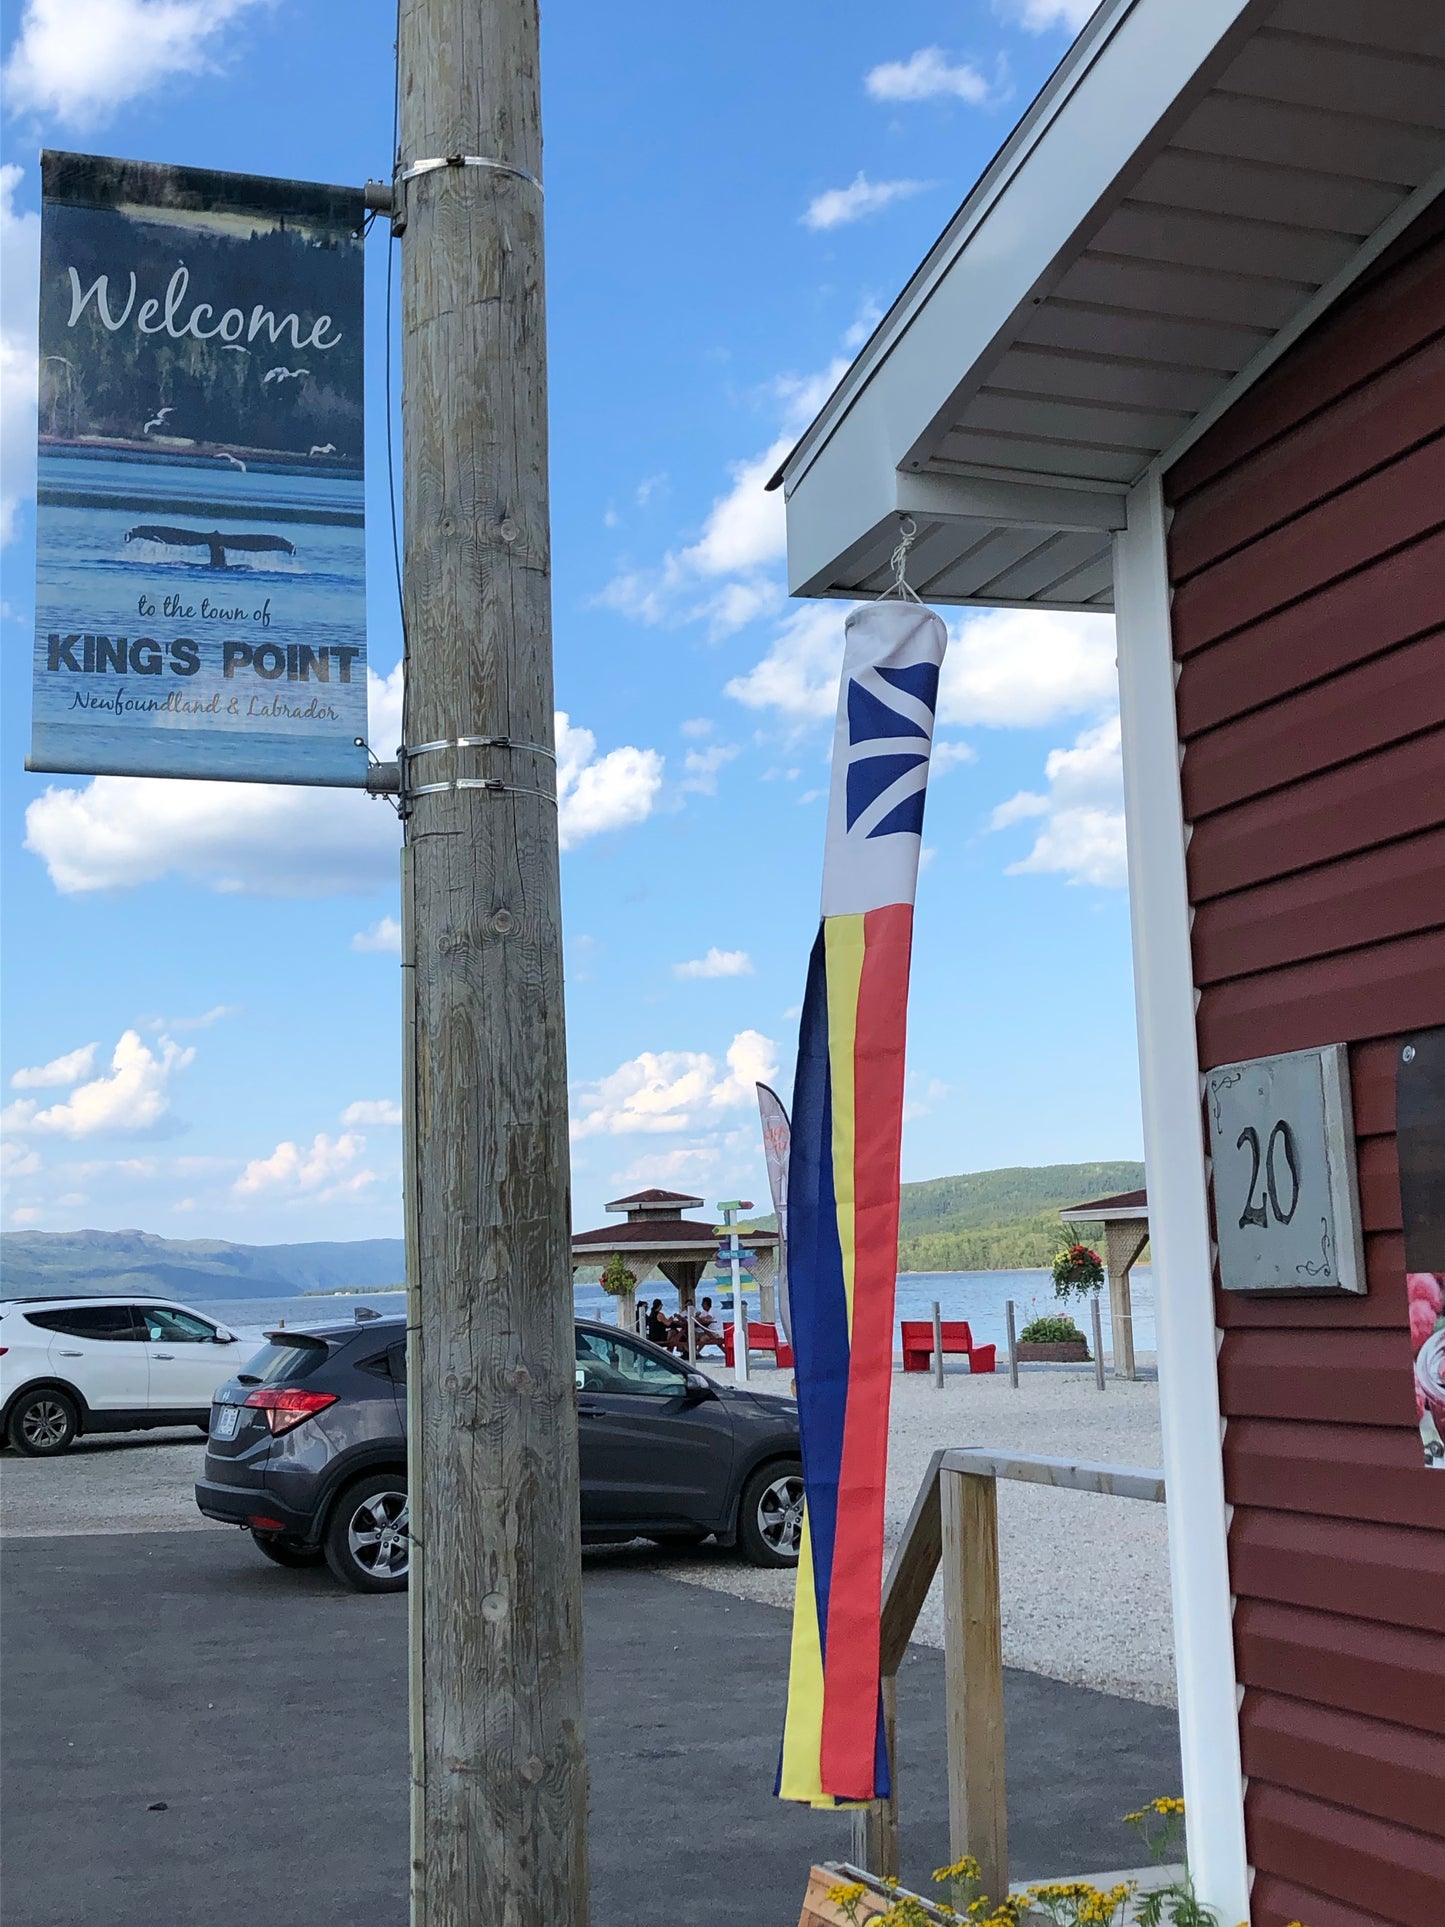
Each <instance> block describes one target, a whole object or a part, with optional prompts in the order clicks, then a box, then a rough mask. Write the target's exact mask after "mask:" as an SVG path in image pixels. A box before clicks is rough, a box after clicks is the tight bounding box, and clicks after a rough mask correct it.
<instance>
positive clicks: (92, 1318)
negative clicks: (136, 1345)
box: [25, 1305, 141, 1341]
mask: <svg viewBox="0 0 1445 1927" xmlns="http://www.w3.org/2000/svg"><path fill="white" fill-rule="evenodd" d="M25 1319H26V1323H27V1324H31V1325H39V1327H40V1329H41V1330H42V1331H48V1332H64V1333H65V1334H66V1336H67V1337H69V1338H108V1339H120V1340H122V1341H124V1340H126V1339H135V1338H139V1337H140V1335H141V1333H140V1330H139V1327H138V1326H137V1324H136V1321H135V1318H134V1317H133V1316H132V1313H131V1308H130V1306H129V1305H67V1306H66V1307H65V1309H64V1310H63V1311H28V1312H26V1314H25Z"/></svg>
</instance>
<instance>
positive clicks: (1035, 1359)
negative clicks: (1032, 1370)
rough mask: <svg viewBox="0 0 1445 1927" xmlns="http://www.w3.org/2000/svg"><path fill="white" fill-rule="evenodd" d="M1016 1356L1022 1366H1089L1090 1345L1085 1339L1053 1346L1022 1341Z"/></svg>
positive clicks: (1055, 1343)
mask: <svg viewBox="0 0 1445 1927" xmlns="http://www.w3.org/2000/svg"><path fill="white" fill-rule="evenodd" d="M1015 1355H1016V1357H1017V1358H1018V1362H1019V1363H1020V1365H1087V1364H1088V1363H1089V1344H1088V1340H1087V1339H1084V1338H1079V1339H1070V1340H1068V1341H1062V1340H1055V1341H1054V1342H1053V1343H1051V1344H1046V1345H1038V1344H1025V1343H1024V1341H1023V1340H1022V1339H1020V1341H1019V1343H1018V1346H1017V1347H1016V1351H1015Z"/></svg>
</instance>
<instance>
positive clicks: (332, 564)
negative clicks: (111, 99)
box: [29, 153, 367, 786]
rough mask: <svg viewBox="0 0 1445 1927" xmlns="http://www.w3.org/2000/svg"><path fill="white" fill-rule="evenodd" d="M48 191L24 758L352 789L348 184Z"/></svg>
mask: <svg viewBox="0 0 1445 1927" xmlns="http://www.w3.org/2000/svg"><path fill="white" fill-rule="evenodd" d="M42 177H43V183H44V214H43V221H42V237H41V284H40V423H39V473H38V490H37V502H38V508H37V527H36V591H35V658H34V724H33V732H32V742H31V756H30V764H29V766H30V767H31V768H32V769H38V770H55V771H63V772H74V773H78V774H83V775H101V774H109V775H128V776H191V777H212V778H229V779H232V780H236V781H249V782H273V783H323V784H336V785H356V786H360V785H362V784H364V783H365V780H366V762H367V758H366V751H365V749H364V748H361V747H358V745H357V739H358V738H362V739H364V738H365V736H366V590H365V518H364V509H363V459H362V458H363V441H362V419H363V418H362V374H363V361H362V242H361V238H360V229H361V224H362V219H363V206H362V199H361V194H360V192H359V190H357V189H354V188H339V187H322V186H316V185H312V184H308V183H304V182H296V181H275V180H267V179H262V178H258V177H256V176H254V175H245V174H222V173H215V172H212V171H209V170H203V169H197V168H181V167H164V166H156V165H151V164H148V163H145V162H139V161H117V160H107V159H104V158H101V157H99V156H96V155H89V154H60V153H47V154H45V155H44V156H43V157H42Z"/></svg>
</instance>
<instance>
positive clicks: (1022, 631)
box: [938, 609, 1118, 729]
mask: <svg viewBox="0 0 1445 1927" xmlns="http://www.w3.org/2000/svg"><path fill="white" fill-rule="evenodd" d="M1117 692H1118V675H1117V672H1116V670H1115V667H1114V622H1113V618H1112V617H1111V616H1089V615H1067V614H1063V613H1060V612H1057V611H1054V610H1050V609H986V610H984V611H982V612H981V613H979V614H977V615H967V616H965V617H964V618H963V620H962V621H961V622H959V623H956V624H952V625H950V630H949V644H948V654H947V655H946V656H945V657H944V662H943V675H942V677H941V679H940V681H939V689H938V720H939V722H940V723H964V724H966V723H984V724H987V725H988V726H990V727H991V728H994V729H1011V728H1024V729H1033V728H1038V727H1040V726H1042V725H1043V724H1045V723H1049V722H1052V721H1053V720H1054V718H1055V717H1057V716H1071V715H1073V716H1076V715H1081V714H1084V713H1086V712H1087V711H1089V710H1096V711H1097V710H1098V709H1100V708H1102V707H1103V706H1104V705H1105V704H1110V703H1113V702H1115V701H1116V700H1117Z"/></svg>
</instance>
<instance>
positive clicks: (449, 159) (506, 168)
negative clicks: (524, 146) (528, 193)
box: [396, 154, 543, 194]
mask: <svg viewBox="0 0 1445 1927" xmlns="http://www.w3.org/2000/svg"><path fill="white" fill-rule="evenodd" d="M442 167H488V168H490V169H491V170H492V172H493V173H495V174H515V175H516V176H517V179H518V180H520V181H530V182H531V184H532V186H533V187H535V188H536V190H537V192H538V193H539V194H540V193H542V192H543V188H542V183H541V182H540V181H539V180H538V179H537V176H536V175H535V174H529V173H528V171H527V169H526V168H525V167H517V166H514V164H513V163H512V162H511V161H498V160H493V159H492V157H491V156H490V155H489V154H444V155H442V156H440V157H439V158H437V159H434V160H426V161H412V162H411V164H410V166H408V167H403V168H402V169H401V171H400V172H399V173H398V175H397V177H396V178H397V180H398V181H399V182H406V181H414V180H415V179H416V177H417V175H418V174H434V173H436V171H437V169H438V168H442Z"/></svg>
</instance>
